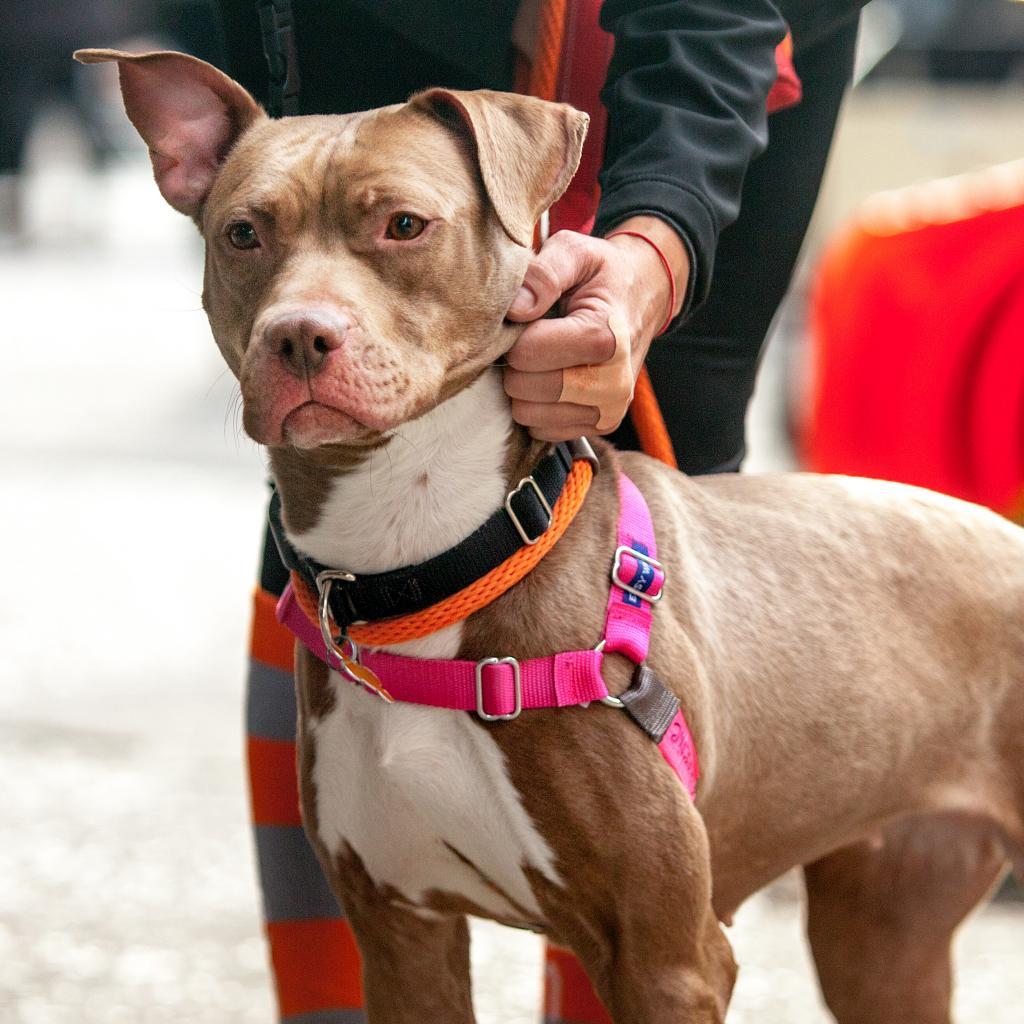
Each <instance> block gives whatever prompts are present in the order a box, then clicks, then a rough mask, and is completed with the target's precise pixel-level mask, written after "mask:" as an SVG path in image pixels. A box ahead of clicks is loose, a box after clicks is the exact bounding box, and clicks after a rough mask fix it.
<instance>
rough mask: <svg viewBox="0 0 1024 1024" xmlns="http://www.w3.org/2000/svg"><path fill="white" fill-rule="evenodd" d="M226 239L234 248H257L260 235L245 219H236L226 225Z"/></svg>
mask: <svg viewBox="0 0 1024 1024" xmlns="http://www.w3.org/2000/svg"><path fill="white" fill-rule="evenodd" d="M228 241H229V242H230V243H231V244H232V245H233V246H234V247H235V248H236V249H258V248H259V247H260V236H259V235H257V234H256V229H255V228H254V227H253V226H252V225H251V224H250V223H249V222H248V221H247V220H236V221H235V222H234V224H229V225H228Z"/></svg>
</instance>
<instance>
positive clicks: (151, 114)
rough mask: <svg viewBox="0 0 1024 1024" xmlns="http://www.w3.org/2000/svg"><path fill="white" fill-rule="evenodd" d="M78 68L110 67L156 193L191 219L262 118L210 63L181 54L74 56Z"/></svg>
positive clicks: (90, 53) (249, 100)
mask: <svg viewBox="0 0 1024 1024" xmlns="http://www.w3.org/2000/svg"><path fill="white" fill-rule="evenodd" d="M74 56H75V60H77V61H80V62H81V63H82V64H102V63H105V62H106V61H116V62H117V67H118V72H119V74H120V78H121V95H122V96H123V97H124V108H125V111H126V112H127V114H128V117H129V118H130V120H131V122H132V124H133V125H135V127H136V128H137V129H138V132H139V134H140V135H141V136H142V138H143V141H144V142H145V143H146V145H147V146H148V147H149V157H150V160H152V162H153V175H154V177H155V178H156V183H157V187H158V188H159V189H160V194H161V195H162V196H163V197H164V199H166V200H167V202H169V203H170V204H171V206H173V207H174V208H175V209H176V210H178V211H180V212H181V213H184V214H187V215H188V216H189V217H196V216H197V215H198V213H199V210H200V208H201V207H202V205H203V202H204V201H205V199H206V197H207V196H208V195H209V194H210V189H211V188H212V187H213V182H214V179H215V178H216V177H217V172H218V170H219V169H220V165H221V163H222V161H223V160H224V157H225V156H227V153H228V150H229V149H230V148H231V147H232V145H234V143H235V141H236V140H237V139H238V137H239V135H241V134H242V132H243V131H244V130H245V129H246V128H248V127H249V125H251V124H252V123H253V122H254V121H257V120H259V119H261V118H264V117H266V114H265V113H264V112H263V110H262V109H261V108H260V106H259V104H258V103H257V102H256V101H255V100H254V99H253V98H252V96H250V95H249V93H247V92H246V91H245V89H243V88H242V87H241V86H240V85H239V84H238V83H237V82H235V81H234V80H233V79H231V78H228V76H227V75H225V74H224V73H223V72H221V71H218V70H217V69H216V68H215V67H213V66H212V65H211V64H207V63H206V62H205V61H202V60H199V59H198V58H197V57H190V56H188V55H187V54H184V53H171V52H156V53H122V52H121V51H119V50H77V51H76V52H75V55H74Z"/></svg>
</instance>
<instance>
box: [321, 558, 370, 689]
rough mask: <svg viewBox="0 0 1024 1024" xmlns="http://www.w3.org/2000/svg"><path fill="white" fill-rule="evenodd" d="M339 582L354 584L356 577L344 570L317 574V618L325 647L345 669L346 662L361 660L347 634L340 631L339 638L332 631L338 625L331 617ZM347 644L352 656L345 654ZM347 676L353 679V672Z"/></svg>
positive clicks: (330, 570) (325, 570) (326, 570)
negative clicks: (332, 593) (332, 600)
mask: <svg viewBox="0 0 1024 1024" xmlns="http://www.w3.org/2000/svg"><path fill="white" fill-rule="evenodd" d="M337 580H342V581H344V582H345V583H354V582H355V576H353V575H352V573H350V572H346V571H345V570H344V569H324V571H323V572H320V573H317V577H316V588H317V590H318V591H319V594H320V600H319V601H318V602H317V618H318V619H319V620H320V635H321V636H322V637H323V641H324V646H325V647H326V648H327V650H329V651H331V652H332V653H333V654H335V655H336V656H337V657H338V660H339V661H341V664H342V667H343V668H344V665H345V661H346V660H351V661H358V660H359V648H358V646H356V642H355V641H354V640H352V639H351V638H350V637H349V636H348V635H347V634H345V633H343V632H342V631H341V630H339V631H338V635H337V637H335V636H334V633H333V630H332V627H333V626H335V625H336V623H335V622H334V617H333V616H332V615H331V586H332V584H334V583H335V581H337ZM345 644H348V645H349V646H350V647H351V649H352V654H351V655H349V654H347V653H346V652H345ZM345 675H347V676H349V678H352V673H351V672H348V671H346V672H345ZM353 681H354V682H357V683H358V682H359V681H360V680H358V679H353Z"/></svg>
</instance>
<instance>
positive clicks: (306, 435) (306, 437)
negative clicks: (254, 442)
mask: <svg viewBox="0 0 1024 1024" xmlns="http://www.w3.org/2000/svg"><path fill="white" fill-rule="evenodd" d="M378 433H379V431H378V430H376V429H375V428H374V427H372V426H368V425H367V424H365V423H363V422H361V421H360V420H358V419H356V418H355V416H353V415H352V414H351V413H349V412H345V411H344V410H343V409H339V408H337V406H334V405H328V404H327V403H325V402H321V401H317V400H316V399H309V400H308V401H305V402H302V403H301V404H300V405H297V406H296V407H295V408H294V409H292V410H291V412H289V413H288V414H287V415H286V416H285V417H284V419H283V420H282V421H281V436H282V438H283V439H284V441H285V443H287V444H290V445H294V446H295V447H296V448H318V447H320V446H321V445H327V444H338V443H339V442H346V441H358V440H365V439H368V438H369V437H371V436H376V435H377V434H378Z"/></svg>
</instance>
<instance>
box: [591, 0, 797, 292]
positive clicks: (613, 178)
mask: <svg viewBox="0 0 1024 1024" xmlns="http://www.w3.org/2000/svg"><path fill="white" fill-rule="evenodd" d="M601 25H602V27H603V28H604V29H605V30H606V31H608V32H611V33H612V34H613V35H614V37H615V50H614V54H613V56H612V60H611V64H610V66H609V69H608V78H607V81H606V83H605V87H604V90H603V91H602V94H601V98H602V100H603V101H604V104H605V106H606V107H607V108H608V137H607V142H606V147H605V160H604V167H603V169H602V171H601V203H600V206H599V207H598V212H597V222H596V224H595V227H594V232H595V234H604V233H606V232H607V231H609V230H610V229H611V228H612V227H613V226H614V225H615V224H617V223H619V222H620V221H622V220H624V219H625V218H627V217H629V216H633V215H635V214H638V213H650V214H654V215H656V216H660V217H662V218H663V219H665V220H667V221H668V222H669V223H670V224H672V225H673V226H674V227H675V228H676V230H678V231H679V233H680V234H681V235H682V237H683V239H684V241H685V242H686V243H687V245H688V247H689V249H690V255H691V258H692V263H693V266H692V269H691V279H690V289H689V295H688V299H687V303H686V306H685V308H684V312H689V311H691V310H692V309H693V307H694V306H696V305H699V304H700V303H701V302H703V301H704V299H705V297H706V296H707V292H708V286H709V284H710V281H711V270H712V264H713V261H714V253H715V246H716V245H717V242H718V236H719V233H720V232H721V231H722V229H723V228H724V227H726V226H727V225H728V224H730V223H732V221H734V220H735V219H736V215H737V213H738V212H739V198H740V191H741V189H742V186H743V177H744V174H745V172H746V169H747V165H748V164H749V163H750V161H751V160H752V159H753V158H754V157H755V156H757V155H758V154H759V153H760V152H761V151H762V150H763V149H764V148H765V145H766V143H767V128H766V117H767V115H766V112H765V101H766V99H767V96H768V92H769V90H770V89H771V87H772V84H773V83H774V81H775V76H776V69H775V48H776V46H777V45H778V44H779V43H780V42H781V41H782V39H783V37H784V36H785V33H786V25H785V22H784V20H783V18H782V16H781V15H780V14H779V12H778V9H777V8H776V6H775V5H774V4H773V3H771V2H770V0H674V2H664V0H662V2H657V0H655V2H651V0H647V2H644V0H606V2H605V3H604V4H603V5H602V9H601Z"/></svg>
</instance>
